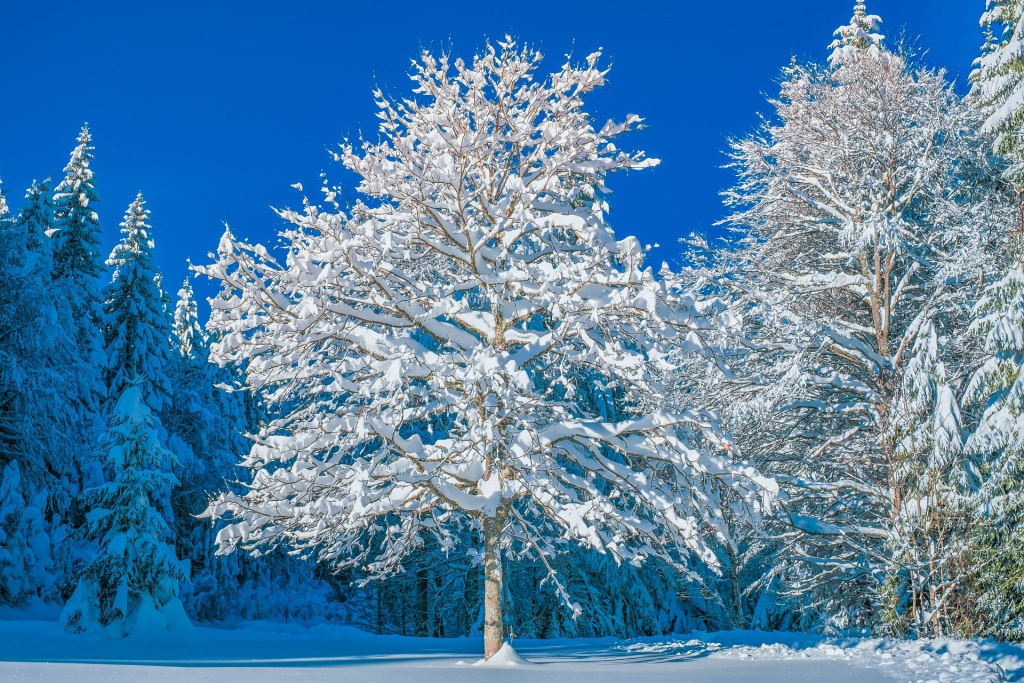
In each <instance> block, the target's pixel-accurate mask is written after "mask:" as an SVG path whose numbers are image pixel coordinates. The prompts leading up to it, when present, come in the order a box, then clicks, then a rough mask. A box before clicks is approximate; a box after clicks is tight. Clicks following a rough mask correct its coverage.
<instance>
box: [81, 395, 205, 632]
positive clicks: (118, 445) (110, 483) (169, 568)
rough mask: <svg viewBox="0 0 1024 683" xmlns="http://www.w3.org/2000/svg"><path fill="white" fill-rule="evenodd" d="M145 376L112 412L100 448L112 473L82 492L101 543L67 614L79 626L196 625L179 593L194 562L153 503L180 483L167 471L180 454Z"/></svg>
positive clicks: (93, 536)
mask: <svg viewBox="0 0 1024 683" xmlns="http://www.w3.org/2000/svg"><path fill="white" fill-rule="evenodd" d="M143 381H144V380H142V379H141V378H140V379H139V381H138V382H137V383H135V384H130V385H128V386H127V387H126V388H125V389H124V391H122V393H121V396H120V397H119V398H118V401H117V403H116V404H115V405H114V406H113V408H112V410H111V412H110V414H109V416H108V418H107V425H106V429H105V430H104V432H103V436H102V437H101V439H100V452H99V457H100V460H101V462H102V464H103V469H104V472H105V475H106V478H107V481H105V482H104V483H102V484H99V485H97V486H94V487H91V488H88V489H86V490H85V491H84V492H83V493H82V499H83V503H84V504H85V506H86V507H87V508H88V510H89V511H88V513H87V514H86V516H85V520H86V521H85V525H84V526H83V527H81V528H80V529H79V530H78V532H77V533H78V535H79V536H80V537H82V538H85V539H88V540H90V541H93V542H96V543H98V545H99V550H98V553H97V555H96V557H95V558H94V559H93V560H92V562H91V563H89V565H88V566H87V567H85V569H84V570H83V571H82V572H81V574H80V577H79V582H78V587H77V588H76V589H75V593H74V595H73V596H72V597H71V599H70V600H68V602H67V604H66V605H65V606H64V611H63V614H62V615H61V620H62V622H63V623H64V628H65V630H67V631H70V632H73V633H83V632H86V631H89V632H94V633H102V634H104V635H106V636H108V637H111V638H123V637H125V636H127V635H130V634H132V633H140V632H165V631H171V632H175V633H177V632H182V631H187V630H188V629H190V628H191V624H190V623H189V621H188V617H186V616H185V612H184V610H183V609H182V607H181V602H180V600H178V582H179V581H181V580H183V579H187V578H188V575H189V568H188V562H180V561H179V560H178V559H177V557H176V556H175V553H174V546H173V544H172V543H170V542H169V541H170V536H171V529H170V527H169V526H168V524H167V521H166V520H165V519H164V516H163V514H162V513H161V512H160V511H159V510H158V509H157V507H156V506H155V505H154V499H155V497H157V496H159V495H161V492H162V491H164V490H166V489H168V488H170V487H172V486H175V485H177V483H178V482H177V479H176V478H175V477H174V475H173V474H171V473H170V472H169V471H168V463H169V461H170V459H171V458H172V457H173V456H172V454H171V453H170V452H169V451H168V450H167V449H165V448H164V447H163V446H161V445H160V423H159V420H158V419H157V417H156V415H155V414H154V413H153V411H152V410H151V409H150V408H149V406H148V405H147V404H146V399H145V395H144V392H143V391H142V388H141V386H140V384H141V383H142V382H143Z"/></svg>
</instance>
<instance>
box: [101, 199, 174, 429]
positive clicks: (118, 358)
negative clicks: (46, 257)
mask: <svg viewBox="0 0 1024 683" xmlns="http://www.w3.org/2000/svg"><path fill="white" fill-rule="evenodd" d="M147 220H149V211H148V210H147V209H146V201H145V200H144V199H143V198H142V193H141V192H140V193H139V194H138V196H136V198H135V201H133V202H132V203H131V205H130V206H129V207H128V211H127V212H126V213H125V216H124V222H123V223H121V234H122V235H123V236H122V238H121V241H120V242H119V243H118V244H117V245H116V246H115V247H114V250H113V251H112V252H111V253H110V258H108V259H107V265H108V266H110V267H111V268H113V269H114V272H113V277H112V279H111V281H110V284H108V285H107V286H106V287H105V288H104V289H103V312H104V314H105V317H106V332H105V337H106V351H107V365H106V373H105V374H106V381H107V386H108V390H109V392H110V396H112V397H113V396H116V397H120V395H121V393H122V392H123V391H124V389H125V387H127V386H128V385H129V384H132V383H133V382H134V381H135V379H136V378H138V377H144V378H145V380H146V381H145V382H144V383H143V384H142V385H140V386H141V388H142V391H143V394H144V396H145V398H146V402H147V403H148V404H149V405H150V407H152V408H153V409H154V410H160V408H161V407H162V406H163V404H164V403H165V402H166V401H167V400H168V399H169V398H170V395H171V384H170V380H168V378H167V372H166V366H167V364H168V362H169V360H170V344H171V341H170V340H171V321H170V319H169V316H168V311H167V307H166V305H165V301H164V299H165V297H164V293H163V292H162V291H161V288H160V268H159V266H157V264H156V261H155V260H154V258H153V236H152V231H153V228H152V227H151V226H149V225H148V224H147V223H146V221H147Z"/></svg>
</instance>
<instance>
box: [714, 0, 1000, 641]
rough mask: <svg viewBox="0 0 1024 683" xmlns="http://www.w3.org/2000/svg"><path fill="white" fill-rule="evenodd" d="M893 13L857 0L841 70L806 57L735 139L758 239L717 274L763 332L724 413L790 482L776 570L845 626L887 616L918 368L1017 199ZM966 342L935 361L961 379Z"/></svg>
mask: <svg viewBox="0 0 1024 683" xmlns="http://www.w3.org/2000/svg"><path fill="white" fill-rule="evenodd" d="M876 23H877V20H876V19H874V18H872V17H871V16H870V15H868V14H867V12H866V10H865V8H864V7H863V5H862V4H861V3H858V4H857V7H856V9H855V13H854V17H853V19H852V21H851V22H850V24H849V25H847V26H845V27H842V28H840V30H839V31H838V32H837V34H838V35H839V36H840V37H839V39H838V40H837V41H835V42H834V43H833V44H832V48H833V53H832V58H831V60H830V63H829V65H828V66H826V67H822V66H817V65H813V64H811V65H799V64H794V65H793V66H791V67H790V68H789V69H787V70H786V71H785V79H784V80H783V83H782V92H781V96H780V97H779V98H778V99H777V100H775V101H773V103H772V104H773V105H774V107H775V111H776V115H777V119H775V120H774V121H771V122H769V123H767V124H766V125H765V126H764V128H763V129H762V130H761V131H760V133H759V134H758V135H756V136H751V137H748V138H745V139H742V140H738V141H736V142H735V143H734V145H733V155H734V156H733V158H734V161H735V168H736V169H737V172H738V174H739V183H738V184H737V186H736V187H735V188H734V189H733V190H731V191H730V192H729V193H727V195H726V198H727V202H728V204H729V205H730V206H732V207H733V208H734V209H735V213H734V214H733V215H732V216H731V217H730V218H729V219H728V222H729V223H731V224H732V225H733V226H734V227H735V228H737V229H739V230H742V231H744V232H745V233H746V238H745V241H744V243H743V248H742V249H741V250H740V251H739V252H738V253H736V254H730V255H728V256H727V258H725V259H724V260H723V262H722V269H721V270H719V271H717V272H715V273H714V274H713V276H712V277H711V279H710V280H709V282H713V283H716V284H717V285H719V286H721V287H722V288H723V289H724V290H727V291H731V292H732V293H733V295H734V296H735V299H734V301H735V305H736V309H735V310H736V311H737V313H738V314H741V315H742V316H743V318H742V319H743V321H744V329H745V330H746V331H747V334H748V335H749V336H751V337H753V338H755V339H756V340H757V341H758V344H757V345H745V346H741V347H740V348H738V349H737V356H738V358H739V359H741V360H739V361H738V362H737V363H736V364H735V365H736V370H737V372H740V371H741V370H742V372H741V376H744V377H745V378H746V380H745V381H746V382H747V384H746V385H744V387H743V389H742V390H740V389H738V388H737V386H736V385H730V384H728V383H727V384H726V385H725V386H724V387H723V390H724V391H726V392H727V393H726V394H725V395H724V396H723V399H722V404H724V405H723V410H724V411H726V412H727V413H728V414H730V415H731V416H732V419H733V420H734V421H733V422H731V423H730V424H731V425H732V426H733V428H734V430H735V432H736V433H737V435H738V436H739V438H740V443H741V447H742V448H743V449H744V452H747V453H751V454H754V455H756V457H757V458H758V460H759V461H760V464H761V467H762V468H763V469H764V470H767V471H768V472H771V473H772V474H774V475H776V477H777V478H778V480H779V481H780V483H782V484H783V486H784V488H785V489H787V491H788V499H787V500H786V502H785V503H784V504H783V506H784V509H785V514H783V515H779V516H778V518H777V520H778V522H779V523H780V525H781V526H780V527H779V528H777V529H776V533H775V541H774V542H773V544H772V548H773V549H771V550H766V552H768V554H769V556H770V559H768V560H766V564H767V566H768V568H769V571H768V572H767V574H766V576H765V578H764V582H763V584H762V585H767V584H769V583H771V582H773V581H777V582H778V583H776V584H774V585H776V586H778V587H779V590H781V591H783V592H785V593H786V594H787V595H788V596H789V597H790V598H791V601H789V602H788V603H786V601H781V602H780V603H779V604H780V606H781V605H782V604H783V603H786V604H788V607H783V609H792V610H793V611H794V617H795V618H796V619H797V621H796V623H798V624H801V625H802V626H804V627H812V626H814V627H818V628H825V629H834V630H837V631H846V630H861V631H863V630H867V629H872V628H876V627H883V623H882V622H883V616H884V615H883V611H882V609H881V594H880V591H881V589H882V586H883V583H884V581H885V578H886V577H887V576H890V575H891V574H892V572H893V571H894V570H895V569H896V564H895V560H894V554H893V548H894V547H902V546H903V545H904V541H905V539H903V538H897V537H894V534H897V533H902V532H901V530H903V531H907V530H908V529H916V526H915V525H917V524H918V523H919V522H920V521H921V520H920V518H914V519H908V518H901V517H900V515H901V514H903V511H904V510H905V509H906V506H905V502H906V500H907V499H908V497H909V496H911V495H912V494H913V493H914V490H913V489H914V487H916V486H917V485H918V484H919V483H921V482H923V481H925V480H924V479H921V478H919V477H916V471H915V470H914V468H908V467H906V466H905V465H906V464H907V453H906V452H900V450H899V449H898V448H897V444H899V443H900V442H901V438H902V435H901V432H902V430H903V429H904V428H905V427H906V425H904V424H902V423H901V418H899V417H897V415H898V412H899V407H900V406H902V405H904V404H905V403H907V402H912V401H911V399H910V397H909V395H908V394H907V393H906V392H907V391H909V390H910V389H912V388H913V386H914V385H913V384H912V383H910V384H908V383H906V382H904V381H903V378H904V375H905V373H906V372H907V368H908V361H909V360H910V358H912V357H913V356H914V353H913V350H914V349H915V344H916V343H917V342H918V337H919V335H920V334H921V333H922V330H925V329H926V327H927V325H928V324H929V322H931V323H933V324H934V325H935V327H936V329H937V334H938V335H939V337H945V338H952V339H957V340H962V339H963V338H964V336H965V333H966V328H967V320H968V318H969V315H970V309H971V305H972V303H973V302H972V298H973V296H975V295H976V292H977V281H978V278H979V273H981V272H983V270H984V268H985V267H986V265H988V264H989V263H990V262H991V257H990V256H989V254H990V253H991V252H990V251H988V247H990V246H991V244H989V242H990V241H991V240H992V239H993V238H992V233H991V231H990V229H989V226H991V225H993V224H998V223H1000V221H1001V220H1002V217H1003V215H1004V213H1003V212H1004V211H1005V208H1006V205H1005V203H1004V195H1002V194H1001V193H1000V192H999V191H998V189H995V190H994V189H993V188H992V185H991V181H990V180H989V179H990V177H991V175H990V170H991V169H990V167H989V166H988V165H987V164H988V159H989V156H988V155H987V154H986V153H985V150H983V149H982V148H983V147H984V146H985V144H986V143H985V141H984V140H985V138H984V137H982V136H980V135H979V134H978V132H977V127H978V124H979V123H980V121H979V120H978V117H977V114H976V112H975V111H974V110H972V109H971V108H970V107H969V106H966V105H965V104H964V103H963V102H962V101H961V100H960V98H958V97H957V95H956V93H955V92H954V91H953V89H952V88H951V86H950V84H949V83H948V82H947V81H946V79H945V77H944V74H943V73H942V72H941V71H940V72H933V71H929V70H927V69H916V68H914V67H913V66H912V63H911V61H910V60H909V59H908V57H907V56H906V55H903V54H900V53H897V52H892V51H890V50H888V49H886V48H885V46H884V45H883V44H882V43H881V37H880V36H878V35H877V34H875V33H873V32H872V29H873V27H874V25H875V24H876ZM921 348H924V347H921ZM927 348H930V347H927ZM964 348H969V345H964V344H960V343H959V342H957V343H950V344H944V345H942V346H941V347H939V348H937V352H941V353H940V356H941V357H939V358H937V359H936V360H935V363H945V364H946V365H945V367H946V368H947V373H948V376H956V375H958V374H960V373H961V372H962V371H963V370H964V368H965V367H969V363H964V361H965V356H964V355H962V353H961V352H962V350H963V349H964ZM922 352H923V351H922ZM748 363H749V365H747V367H746V369H745V370H743V366H744V365H746V364H748ZM932 408H934V406H932ZM897 521H901V522H903V521H905V522H907V523H908V524H909V526H907V525H904V524H902V523H900V524H897ZM914 533H917V531H914ZM754 544H755V545H757V544H760V540H757V539H755V542H754Z"/></svg>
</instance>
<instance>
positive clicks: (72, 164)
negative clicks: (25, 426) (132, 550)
mask: <svg viewBox="0 0 1024 683" xmlns="http://www.w3.org/2000/svg"><path fill="white" fill-rule="evenodd" d="M92 160H93V147H92V134H91V133H90V132H89V126H88V124H86V125H84V126H83V127H82V131H81V133H80V134H79V136H78V145H77V146H76V147H75V149H74V150H73V151H72V152H71V159H70V161H68V165H67V166H65V167H64V179H63V180H62V181H61V182H60V183H58V184H57V187H56V188H54V195H53V202H54V219H55V228H56V233H55V237H56V240H57V241H56V245H55V249H54V254H53V287H54V293H55V297H56V299H57V305H58V311H59V312H60V316H61V324H62V325H63V326H64V328H65V330H66V331H67V332H68V334H69V335H70V336H71V337H72V339H74V340H75V343H76V344H77V347H78V350H77V354H76V356H77V359H76V360H77V361H78V362H77V363H76V365H77V367H76V373H77V377H78V380H77V389H78V390H77V392H76V394H77V395H76V396H75V397H74V399H75V404H76V405H77V408H78V411H79V419H80V421H81V423H82V425H83V426H85V428H86V429H87V430H90V431H91V429H92V425H93V423H94V422H95V421H96V419H97V415H98V412H99V406H100V403H101V401H102V400H103V397H104V396H105V395H106V390H105V388H104V385H103V380H102V373H101V371H100V368H102V367H103V365H104V361H105V358H104V353H103V325H102V320H103V311H102V307H101V299H100V291H99V290H100V276H101V275H102V274H103V272H104V268H103V260H102V257H101V256H100V252H99V247H100V243H101V240H100V233H101V231H100V224H99V215H98V214H97V213H96V207H95V205H96V203H97V202H98V201H99V197H98V196H97V194H96V186H95V181H94V176H93V171H92V168H91V165H92Z"/></svg>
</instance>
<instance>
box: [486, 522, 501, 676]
mask: <svg viewBox="0 0 1024 683" xmlns="http://www.w3.org/2000/svg"><path fill="white" fill-rule="evenodd" d="M504 526H505V511H504V510H499V511H498V513H497V514H496V515H494V516H493V517H485V518H484V659H490V658H491V657H493V656H494V653H496V652H497V651H498V650H500V649H501V641H502V640H503V639H504V633H503V628H502V613H501V587H502V576H501V530H502V528H503V527H504Z"/></svg>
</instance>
